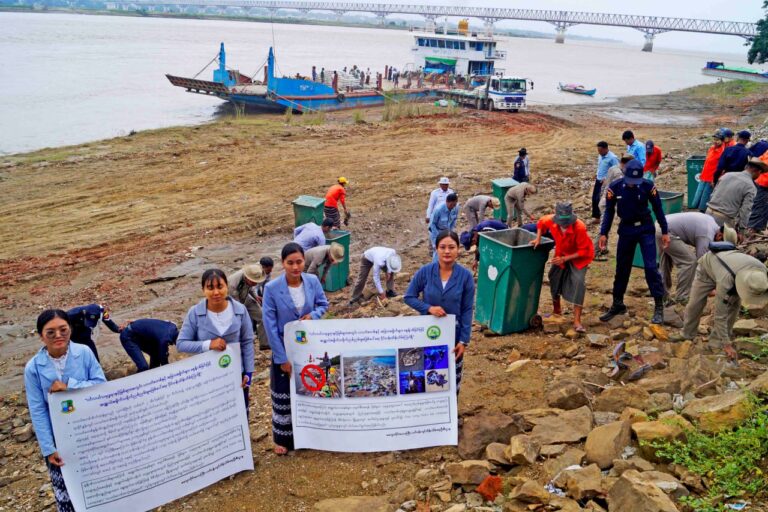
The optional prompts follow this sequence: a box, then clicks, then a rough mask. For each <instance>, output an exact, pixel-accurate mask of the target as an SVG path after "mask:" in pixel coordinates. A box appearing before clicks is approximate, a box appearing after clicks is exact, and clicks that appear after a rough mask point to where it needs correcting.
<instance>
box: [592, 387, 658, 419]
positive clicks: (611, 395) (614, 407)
mask: <svg viewBox="0 0 768 512" xmlns="http://www.w3.org/2000/svg"><path fill="white" fill-rule="evenodd" d="M650 401H651V395H650V394H648V392H647V391H646V390H644V389H642V388H641V387H639V386H637V385H635V384H627V385H626V386H613V387H610V388H608V389H606V390H604V391H603V392H602V393H600V395H599V396H598V397H597V399H596V400H595V403H594V409H595V410H596V411H610V412H618V413H620V412H621V411H623V410H624V409H625V408H627V407H634V408H635V409H641V410H645V409H646V408H647V407H648V405H649V404H650Z"/></svg>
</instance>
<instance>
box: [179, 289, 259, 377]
mask: <svg viewBox="0 0 768 512" xmlns="http://www.w3.org/2000/svg"><path fill="white" fill-rule="evenodd" d="M227 300H228V301H229V302H230V303H231V304H232V309H233V312H234V316H233V318H232V324H231V325H230V326H229V329H227V331H226V332H225V333H224V334H223V335H221V334H219V331H217V330H216V328H215V327H214V326H213V324H211V321H210V320H209V319H208V307H207V300H206V299H203V300H201V301H200V302H198V303H197V304H195V305H194V306H192V307H191V308H189V311H187V317H186V318H185V319H184V323H183V324H182V326H181V332H180V333H179V337H178V339H177V340H176V350H178V351H179V352H190V353H193V354H199V353H201V352H202V351H203V343H202V342H203V341H205V340H212V339H214V338H223V339H224V341H226V342H227V343H240V355H241V356H242V358H243V373H248V374H251V373H253V366H254V364H253V359H254V350H253V324H252V323H251V317H250V316H249V315H248V311H247V310H246V309H245V306H243V305H242V304H240V303H239V302H237V301H236V300H234V299H233V298H232V297H227Z"/></svg>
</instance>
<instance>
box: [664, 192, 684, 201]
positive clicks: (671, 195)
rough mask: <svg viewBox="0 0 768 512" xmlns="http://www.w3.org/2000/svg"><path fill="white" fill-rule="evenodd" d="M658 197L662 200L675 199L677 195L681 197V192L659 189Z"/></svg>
mask: <svg viewBox="0 0 768 512" xmlns="http://www.w3.org/2000/svg"><path fill="white" fill-rule="evenodd" d="M659 197H660V198H661V200H662V201H669V200H670V199H677V198H678V197H683V193H682V192H663V191H661V190H659Z"/></svg>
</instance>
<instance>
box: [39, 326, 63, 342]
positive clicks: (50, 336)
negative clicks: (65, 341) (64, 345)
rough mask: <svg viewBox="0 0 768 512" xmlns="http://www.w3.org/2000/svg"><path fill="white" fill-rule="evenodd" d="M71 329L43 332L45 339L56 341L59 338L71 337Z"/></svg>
mask: <svg viewBox="0 0 768 512" xmlns="http://www.w3.org/2000/svg"><path fill="white" fill-rule="evenodd" d="M69 333H70V329H69V327H62V328H60V329H46V330H44V331H43V337H44V338H46V339H49V340H54V339H56V338H57V337H59V336H61V337H66V336H69Z"/></svg>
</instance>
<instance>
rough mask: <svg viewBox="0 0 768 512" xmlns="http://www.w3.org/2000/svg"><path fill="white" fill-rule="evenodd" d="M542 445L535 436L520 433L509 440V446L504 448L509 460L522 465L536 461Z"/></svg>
mask: <svg viewBox="0 0 768 512" xmlns="http://www.w3.org/2000/svg"><path fill="white" fill-rule="evenodd" d="M540 449H541V445H540V444H539V442H538V441H537V440H536V438H535V437H532V436H528V435H525V434H519V435H516V436H514V437H512V438H511V439H510V440H509V446H507V448H506V450H504V455H506V457H507V460H509V461H510V462H511V463H513V464H519V465H521V466H524V465H530V464H533V463H534V462H536V458H537V457H538V456H539V450H540Z"/></svg>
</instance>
